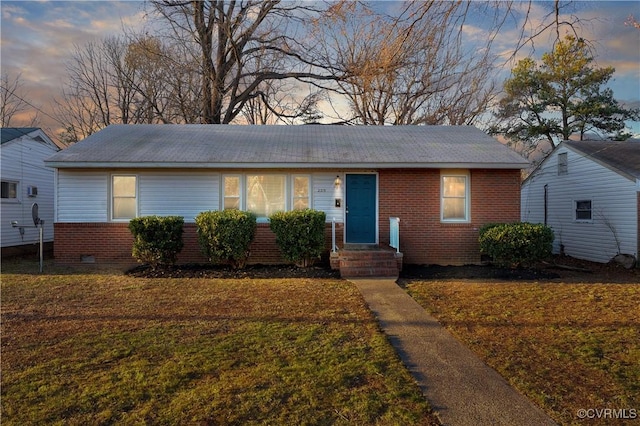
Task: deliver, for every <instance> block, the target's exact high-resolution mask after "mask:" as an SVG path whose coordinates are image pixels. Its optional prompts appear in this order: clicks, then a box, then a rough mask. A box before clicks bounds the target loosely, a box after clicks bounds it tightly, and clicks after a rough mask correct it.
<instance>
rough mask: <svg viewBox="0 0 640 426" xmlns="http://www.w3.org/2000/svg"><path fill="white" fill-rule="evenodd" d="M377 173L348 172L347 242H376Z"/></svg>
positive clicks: (346, 196) (346, 205)
mask: <svg viewBox="0 0 640 426" xmlns="http://www.w3.org/2000/svg"><path fill="white" fill-rule="evenodd" d="M376 181H377V176H376V175H375V174H347V175H346V194H345V199H346V203H345V214H346V224H345V228H346V229H345V234H346V242H347V243H356V244H375V243H376V193H377V190H376Z"/></svg>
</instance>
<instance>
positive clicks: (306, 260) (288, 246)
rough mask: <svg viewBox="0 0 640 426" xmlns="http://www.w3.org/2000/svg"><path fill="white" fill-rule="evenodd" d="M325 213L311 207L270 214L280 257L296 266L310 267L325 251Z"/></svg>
mask: <svg viewBox="0 0 640 426" xmlns="http://www.w3.org/2000/svg"><path fill="white" fill-rule="evenodd" d="M325 220H326V214H325V213H324V212H321V211H318V210H312V209H304V210H292V211H289V212H277V213H274V214H272V215H271V216H270V217H269V221H270V222H269V226H270V228H271V231H273V233H274V234H276V244H277V245H278V247H279V248H280V251H281V252H282V256H283V257H284V258H285V259H286V260H288V261H290V262H294V263H295V264H296V265H298V266H304V267H307V266H311V265H312V264H313V263H314V262H315V260H316V259H318V258H319V257H320V255H321V254H322V252H323V251H324V226H325Z"/></svg>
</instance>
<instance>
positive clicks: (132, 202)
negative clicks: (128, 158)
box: [111, 175, 138, 220]
mask: <svg viewBox="0 0 640 426" xmlns="http://www.w3.org/2000/svg"><path fill="white" fill-rule="evenodd" d="M111 197H112V202H111V219H112V220H129V219H133V218H135V217H136V216H137V215H138V178H137V177H136V176H134V175H113V176H112V177H111Z"/></svg>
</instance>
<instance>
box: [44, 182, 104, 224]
mask: <svg viewBox="0 0 640 426" xmlns="http://www.w3.org/2000/svg"><path fill="white" fill-rule="evenodd" d="M108 187H109V174H108V173H107V172H105V171H76V170H59V171H58V194H57V196H58V208H57V209H58V211H57V213H58V216H57V218H56V221H57V222H106V221H107V217H108V209H109V202H108V201H109V200H108Z"/></svg>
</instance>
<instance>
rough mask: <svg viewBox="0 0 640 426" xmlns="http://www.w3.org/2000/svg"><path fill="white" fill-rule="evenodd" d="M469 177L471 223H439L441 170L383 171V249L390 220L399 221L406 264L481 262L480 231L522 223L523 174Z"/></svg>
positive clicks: (473, 173)
mask: <svg viewBox="0 0 640 426" xmlns="http://www.w3.org/2000/svg"><path fill="white" fill-rule="evenodd" d="M470 173H471V179H470V180H471V191H470V194H471V222H470V223H460V224H457V223H442V222H441V221H440V170H431V169H426V170H382V171H380V173H379V199H380V201H379V213H380V225H379V228H380V244H381V245H388V244H389V217H399V218H400V251H401V252H402V253H403V254H404V263H409V264H411V263H413V264H442V265H461V264H468V263H478V262H479V261H480V252H479V245H478V228H479V227H480V226H482V225H484V224H486V223H489V222H514V221H519V220H520V171H519V170H471V172H470Z"/></svg>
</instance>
